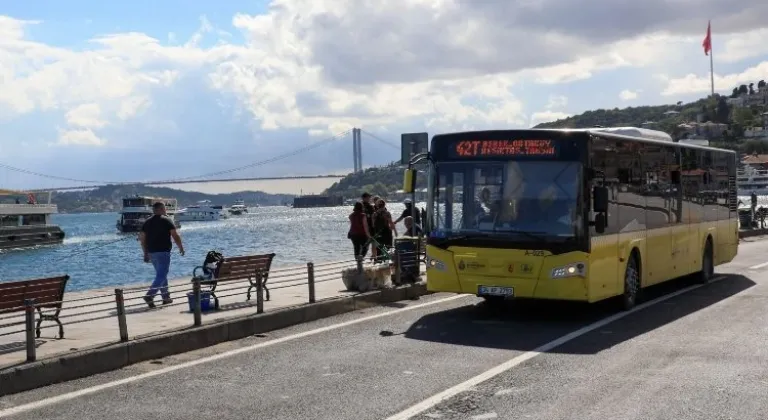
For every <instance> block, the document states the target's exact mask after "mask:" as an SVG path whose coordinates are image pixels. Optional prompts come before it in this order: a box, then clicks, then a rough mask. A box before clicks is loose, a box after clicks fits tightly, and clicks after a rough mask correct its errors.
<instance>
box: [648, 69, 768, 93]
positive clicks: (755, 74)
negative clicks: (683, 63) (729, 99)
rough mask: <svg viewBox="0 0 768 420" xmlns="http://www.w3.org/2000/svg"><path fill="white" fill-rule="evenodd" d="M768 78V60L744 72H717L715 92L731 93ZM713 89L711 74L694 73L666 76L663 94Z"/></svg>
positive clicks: (702, 91) (706, 91) (704, 91)
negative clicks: (735, 89)
mask: <svg viewBox="0 0 768 420" xmlns="http://www.w3.org/2000/svg"><path fill="white" fill-rule="evenodd" d="M766 79H768V61H764V62H762V63H760V64H758V65H756V66H754V67H750V68H748V69H746V70H744V71H743V72H740V73H733V74H726V75H719V74H715V92H720V93H724V94H729V93H731V91H732V90H733V88H734V87H737V86H739V85H742V84H749V83H755V84H757V82H758V81H760V80H766ZM710 91H711V81H710V77H709V75H706V76H699V75H696V74H693V73H690V74H687V75H685V76H683V77H680V78H669V77H667V78H666V87H665V88H664V91H662V95H665V96H674V95H684V94H691V93H701V94H707V93H709V92H710Z"/></svg>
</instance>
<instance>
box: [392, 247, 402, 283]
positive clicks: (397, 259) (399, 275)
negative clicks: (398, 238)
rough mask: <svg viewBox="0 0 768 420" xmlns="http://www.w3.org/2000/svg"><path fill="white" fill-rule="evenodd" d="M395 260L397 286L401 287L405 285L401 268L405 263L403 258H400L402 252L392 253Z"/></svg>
mask: <svg viewBox="0 0 768 420" xmlns="http://www.w3.org/2000/svg"><path fill="white" fill-rule="evenodd" d="M392 254H393V255H392V256H393V258H392V259H393V260H394V262H395V286H400V285H401V284H403V278H402V271H403V270H402V268H401V267H400V264H401V263H402V262H403V261H402V258H401V256H400V251H398V250H397V249H395V251H394V252H393V253H392Z"/></svg>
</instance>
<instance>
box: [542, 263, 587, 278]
mask: <svg viewBox="0 0 768 420" xmlns="http://www.w3.org/2000/svg"><path fill="white" fill-rule="evenodd" d="M586 275H587V264H585V263H583V262H575V263H572V264H568V265H564V266H562V267H555V268H553V269H552V274H551V275H550V277H551V278H553V279H562V278H566V277H585V276H586Z"/></svg>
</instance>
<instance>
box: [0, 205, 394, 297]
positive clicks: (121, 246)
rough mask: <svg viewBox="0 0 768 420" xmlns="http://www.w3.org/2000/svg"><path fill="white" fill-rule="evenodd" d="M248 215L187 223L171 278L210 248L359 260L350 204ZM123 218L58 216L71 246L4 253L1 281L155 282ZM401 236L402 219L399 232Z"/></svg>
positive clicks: (299, 259) (296, 258)
mask: <svg viewBox="0 0 768 420" xmlns="http://www.w3.org/2000/svg"><path fill="white" fill-rule="evenodd" d="M387 207H388V208H389V210H390V212H391V213H392V216H393V217H394V218H397V217H398V216H399V215H400V213H402V211H403V208H404V207H403V205H402V204H400V203H389V204H387ZM248 211H249V213H248V214H243V215H241V216H230V217H229V218H228V219H223V220H220V221H215V222H182V223H181V228H180V229H179V233H180V235H181V237H182V240H183V242H184V248H185V251H186V255H185V256H183V257H182V256H181V255H179V253H178V250H177V249H176V247H175V245H174V250H173V252H172V256H171V268H170V273H169V275H168V278H169V279H175V278H183V277H191V276H192V270H193V269H194V267H195V266H198V265H201V264H202V262H203V260H204V259H205V254H206V253H207V252H208V251H210V250H217V251H219V252H221V253H222V254H224V256H225V257H226V256H238V255H252V254H263V253H275V254H276V255H275V259H274V260H273V263H272V266H273V268H277V267H295V266H299V265H305V264H306V263H307V262H310V261H311V262H314V263H316V264H317V263H322V262H332V261H341V260H352V259H353V258H354V256H353V248H352V244H351V242H350V241H349V239H347V231H348V229H349V219H348V216H349V213H350V211H351V208H350V207H347V206H345V207H323V208H310V209H294V208H291V207H257V208H250V209H249V210H248ZM117 218H118V214H117V213H80V214H56V215H54V216H53V223H55V224H57V225H59V226H61V228H62V229H63V230H64V232H65V233H66V237H65V239H64V243H63V244H60V245H51V246H44V247H37V248H29V249H19V250H3V251H0V282H3V281H12V280H22V279H29V278H40V277H45V276H51V275H61V274H69V276H70V280H69V285H68V290H70V291H78V290H88V289H97V288H103V287H111V286H114V287H118V286H124V285H130V284H139V283H146V284H149V283H151V281H152V280H153V278H154V269H153V268H152V265H151V264H146V263H144V261H143V254H142V251H141V246H140V245H139V242H138V237H137V236H136V234H122V233H118V232H117V228H116V222H117ZM402 231H403V226H402V222H401V223H400V224H399V225H398V233H401V232H402Z"/></svg>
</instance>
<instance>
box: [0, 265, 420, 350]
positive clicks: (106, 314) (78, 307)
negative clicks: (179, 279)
mask: <svg viewBox="0 0 768 420" xmlns="http://www.w3.org/2000/svg"><path fill="white" fill-rule="evenodd" d="M391 256H392V259H391V261H389V264H390V267H391V268H392V272H393V274H392V277H393V278H394V281H393V283H394V284H395V285H400V284H403V283H407V282H408V281H404V280H403V279H404V278H405V276H412V274H413V272H414V270H415V274H416V275H415V277H416V278H418V275H419V271H420V267H421V264H422V263H423V262H424V253H423V252H421V251H410V252H404V251H401V252H397V251H395V252H392V254H391ZM353 266H356V267H357V271H358V273H359V274H363V272H364V269H365V263H364V261H363V259H362V258H357V259H350V260H343V261H334V262H326V263H318V264H315V263H313V262H308V263H306V265H303V266H296V267H285V268H277V269H272V270H269V272H268V273H267V272H264V271H259V270H256V272H254V273H253V276H252V277H251V279H248V278H247V277H246V278H243V279H233V280H229V279H228V280H222V281H217V282H216V286H215V292H213V293H212V292H211V287H210V285H208V284H206V282H210V281H211V280H206V279H201V278H199V277H198V278H193V279H192V280H191V281H190V282H189V283H179V284H170V285H169V286H168V288H167V290H168V293H172V292H182V293H183V292H185V291H187V292H188V294H187V293H184V297H186V298H187V299H184V300H182V301H181V302H172V303H167V304H162V305H161V306H158V307H156V308H155V309H150V308H148V307H147V302H146V301H145V300H144V298H145V296H146V293H147V290H148V289H149V287H150V286H148V285H141V286H131V287H125V288H116V289H115V290H114V292H113V293H104V294H98V295H94V296H85V297H78V298H73V299H62V300H61V301H58V302H51V301H50V300H45V303H44V304H41V305H40V306H41V307H40V308H38V306H37V305H36V303H35V300H34V299H27V300H25V302H24V306H21V307H15V308H8V309H4V310H3V311H0V338H2V337H5V336H11V335H14V334H21V333H24V334H25V341H24V346H25V347H26V361H27V362H33V361H35V360H37V354H36V353H37V350H36V345H37V343H36V339H37V338H39V334H40V333H39V331H40V330H45V329H48V328H59V326H60V325H59V323H58V322H57V323H53V322H52V323H50V324H48V325H40V326H37V325H36V323H37V322H40V320H41V318H42V319H43V320H48V321H51V320H52V319H51V318H45V316H46V315H47V316H50V315H49V314H50V312H52V311H53V312H56V311H60V312H61V315H59V316H57V317H56V318H57V319H58V320H59V322H60V323H61V325H63V326H65V327H66V326H68V325H75V324H81V323H88V322H96V321H100V320H104V319H112V318H116V319H117V333H118V334H117V338H118V339H119V342H127V341H129V339H130V336H129V327H130V325H129V322H128V316H129V315H131V314H134V313H149V312H151V311H154V310H162V309H168V308H173V307H179V306H185V305H191V309H192V310H191V311H190V313H191V315H192V324H193V325H194V326H201V325H203V317H202V315H203V313H205V312H207V311H204V310H203V309H204V308H203V306H204V305H203V302H206V301H207V303H208V306H209V308H210V307H211V306H212V300H215V301H218V300H219V299H224V298H229V297H233V296H238V295H239V296H242V295H244V294H246V293H248V291H250V290H251V289H252V288H255V289H256V296H255V300H256V304H255V307H256V313H257V314H261V313H264V301H265V299H264V292H265V288H267V289H269V290H270V291H274V290H280V289H287V288H295V287H298V286H304V285H305V286H306V287H307V292H308V299H307V302H306V303H315V302H316V301H317V296H316V290H315V288H316V285H317V284H319V283H324V282H329V281H339V280H341V270H342V269H349V268H351V267H353ZM264 275H268V282H267V284H266V286H265V285H263V283H262V281H261V279H262V278H263V276H264ZM253 279H256V281H255V282H252V281H251V280H253ZM190 286H191V291H189V290H190ZM20 287H23V286H20ZM38 292H40V291H38ZM54 293H56V291H54V290H53V289H52V290H51V294H52V295H53V294H54ZM44 297H47V296H39V299H43V298H44ZM190 298H191V301H190ZM246 301H248V300H246ZM52 305H60V308H52V307H51V306H52ZM42 306H44V307H42ZM288 306H291V305H288ZM142 307H143V308H145V309H144V310H141V311H140V312H139V309H140V308H142ZM237 309H239V308H237ZM22 310H23V320H22V319H20V318H21V317H22V315H21V313H22ZM21 326H23V328H19V329H14V330H12V331H7V330H8V329H9V328H12V327H21ZM3 330H6V331H3ZM156 332H159V331H156ZM62 336H63V333H62ZM108 342H113V341H108Z"/></svg>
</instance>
